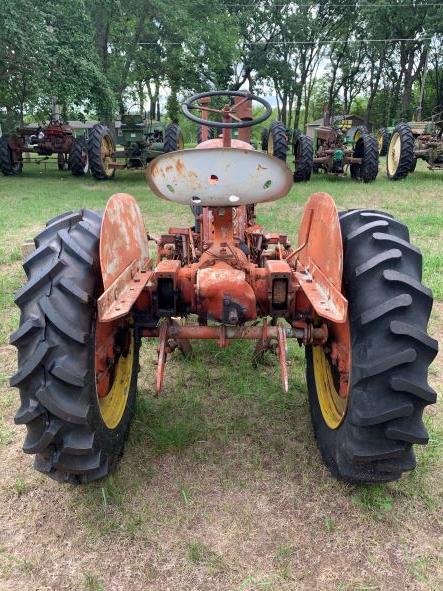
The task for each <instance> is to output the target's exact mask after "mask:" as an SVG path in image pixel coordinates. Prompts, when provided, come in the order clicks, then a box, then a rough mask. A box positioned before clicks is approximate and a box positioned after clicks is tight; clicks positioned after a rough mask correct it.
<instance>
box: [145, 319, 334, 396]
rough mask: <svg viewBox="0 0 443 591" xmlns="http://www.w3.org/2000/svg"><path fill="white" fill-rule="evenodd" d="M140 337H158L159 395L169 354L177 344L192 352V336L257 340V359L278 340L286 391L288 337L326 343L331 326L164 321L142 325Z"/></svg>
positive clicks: (222, 342) (224, 343)
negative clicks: (185, 324)
mask: <svg viewBox="0 0 443 591" xmlns="http://www.w3.org/2000/svg"><path fill="white" fill-rule="evenodd" d="M140 336H141V337H146V338H158V339H159V345H158V348H157V353H158V358H157V378H156V391H157V395H158V394H159V393H160V392H161V390H162V387H163V379H164V373H165V366H166V359H167V355H168V353H171V352H172V351H173V350H174V349H175V348H177V347H178V348H179V349H181V350H182V351H183V352H186V351H189V350H190V345H189V341H190V340H192V339H204V340H208V339H211V340H216V341H217V342H218V346H219V347H222V348H223V347H227V346H228V345H229V341H230V340H233V339H243V340H255V341H257V346H256V349H255V353H254V361H257V359H258V358H259V357H262V356H263V354H264V353H265V352H266V351H268V350H274V348H273V347H272V346H271V343H272V342H273V341H274V342H275V341H276V343H277V355H278V358H279V362H280V374H281V379H282V385H283V389H284V391H285V392H287V391H288V370H287V362H286V352H287V339H297V340H298V342H299V343H300V344H304V345H323V344H324V343H325V342H326V341H327V338H328V328H327V326H326V324H322V325H321V326H319V327H313V326H312V325H310V324H308V323H305V322H301V321H297V322H294V323H293V326H284V325H283V324H277V325H274V326H269V325H268V323H267V320H266V319H265V320H264V321H263V323H262V325H261V326H260V325H255V326H228V325H226V324H221V325H218V326H189V325H188V326H181V325H179V324H176V323H174V322H172V323H170V322H168V321H167V320H164V321H163V322H162V323H161V324H160V326H157V327H155V328H142V329H141V330H140Z"/></svg>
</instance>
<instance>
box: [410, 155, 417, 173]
mask: <svg viewBox="0 0 443 591" xmlns="http://www.w3.org/2000/svg"><path fill="white" fill-rule="evenodd" d="M416 168H417V158H414V159H413V161H412V164H411V168H410V169H409V172H414V171H415V169H416Z"/></svg>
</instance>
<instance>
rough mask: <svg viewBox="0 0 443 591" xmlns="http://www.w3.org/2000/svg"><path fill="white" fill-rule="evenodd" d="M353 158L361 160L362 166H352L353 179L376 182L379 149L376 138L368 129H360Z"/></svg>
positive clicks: (356, 135)
mask: <svg viewBox="0 0 443 591" xmlns="http://www.w3.org/2000/svg"><path fill="white" fill-rule="evenodd" d="M354 137H355V138H357V140H356V142H355V146H354V151H353V153H352V156H353V157H354V158H361V164H351V166H350V170H351V177H352V178H353V179H357V180H361V181H363V182H364V183H370V182H372V181H375V179H376V178H377V174H378V147H377V142H376V140H375V137H374V136H373V135H372V134H371V133H369V132H368V130H367V129H366V127H358V128H357V130H356V132H355V136H354Z"/></svg>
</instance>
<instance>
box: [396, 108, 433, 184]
mask: <svg viewBox="0 0 443 591" xmlns="http://www.w3.org/2000/svg"><path fill="white" fill-rule="evenodd" d="M419 158H420V159H421V160H424V161H425V162H427V164H428V168H429V170H442V169H443V107H441V106H440V107H436V108H435V109H434V111H433V113H432V116H431V118H430V119H429V120H425V121H413V122H411V123H399V124H398V125H397V126H396V127H395V128H394V129H393V131H392V135H391V139H390V142H389V148H388V154H387V159H386V169H387V173H388V177H389V178H390V179H391V180H393V181H397V180H400V179H404V178H406V177H407V176H408V174H409V173H410V172H414V170H415V167H416V165H417V160H418V159H419Z"/></svg>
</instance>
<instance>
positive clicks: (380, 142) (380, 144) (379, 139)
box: [377, 133, 383, 152]
mask: <svg viewBox="0 0 443 591" xmlns="http://www.w3.org/2000/svg"><path fill="white" fill-rule="evenodd" d="M377 144H378V151H379V152H381V151H382V149H383V135H382V134H381V133H377Z"/></svg>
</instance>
